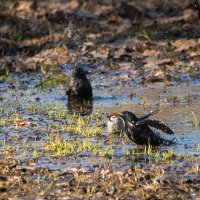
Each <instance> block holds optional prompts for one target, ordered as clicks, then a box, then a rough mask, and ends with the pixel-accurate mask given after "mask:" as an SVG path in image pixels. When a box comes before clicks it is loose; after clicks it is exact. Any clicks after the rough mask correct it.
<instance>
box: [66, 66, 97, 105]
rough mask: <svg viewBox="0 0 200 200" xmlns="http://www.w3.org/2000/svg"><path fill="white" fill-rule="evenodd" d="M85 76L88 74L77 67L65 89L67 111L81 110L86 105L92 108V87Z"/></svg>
mask: <svg viewBox="0 0 200 200" xmlns="http://www.w3.org/2000/svg"><path fill="white" fill-rule="evenodd" d="M86 74H88V72H87V71H84V70H83V69H82V68H81V67H77V68H76V69H75V71H74V72H73V74H72V79H71V81H70V83H69V88H68V89H67V95H68V108H69V109H71V108H72V109H74V108H75V109H81V108H83V107H85V106H87V105H88V106H89V107H92V100H93V94H92V86H91V84H90V81H89V80H88V79H87V76H86Z"/></svg>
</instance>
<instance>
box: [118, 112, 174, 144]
mask: <svg viewBox="0 0 200 200" xmlns="http://www.w3.org/2000/svg"><path fill="white" fill-rule="evenodd" d="M157 112H158V111H155V112H152V113H150V114H147V115H145V116H142V117H140V118H138V117H136V115H135V114H134V113H132V112H129V111H123V112H122V115H121V116H122V118H123V119H124V121H125V133H126V134H127V136H128V138H129V139H130V140H132V141H133V142H135V143H136V144H138V145H149V144H150V145H152V146H159V145H161V144H166V145H169V144H172V143H173V140H168V139H166V138H164V137H162V136H161V135H160V133H159V132H156V131H154V130H152V129H151V128H150V126H151V127H154V128H156V129H159V130H161V131H163V132H165V133H167V134H170V135H171V134H174V132H173V131H172V130H171V129H170V128H169V127H167V126H166V125H165V124H163V123H162V122H160V121H158V120H151V119H148V118H149V117H150V116H151V115H153V114H155V113H157Z"/></svg>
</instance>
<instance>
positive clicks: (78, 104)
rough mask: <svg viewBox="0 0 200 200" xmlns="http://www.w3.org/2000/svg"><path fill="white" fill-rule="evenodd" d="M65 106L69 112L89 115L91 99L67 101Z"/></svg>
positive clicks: (91, 106) (91, 104) (91, 105)
mask: <svg viewBox="0 0 200 200" xmlns="http://www.w3.org/2000/svg"><path fill="white" fill-rule="evenodd" d="M67 108H68V111H69V113H70V114H74V113H75V114H81V115H90V114H91V113H92V110H93V101H92V100H91V101H80V100H79V101H77V100H74V101H69V100H68V103H67Z"/></svg>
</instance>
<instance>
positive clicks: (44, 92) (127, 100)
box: [0, 76, 200, 170]
mask: <svg viewBox="0 0 200 200" xmlns="http://www.w3.org/2000/svg"><path fill="white" fill-rule="evenodd" d="M40 79H41V77H38V76H36V77H28V78H27V77H20V78H19V77H14V78H13V79H12V80H10V82H12V84H13V86H12V87H11V85H10V84H9V83H8V84H4V83H1V84H0V91H1V92H0V97H1V101H0V108H1V120H3V119H6V118H7V117H8V116H9V118H15V117H16V115H19V116H20V117H21V118H23V120H24V122H25V123H24V124H22V125H21V126H22V127H21V128H18V129H17V128H16V127H15V126H14V125H13V124H12V123H9V122H8V121H7V122H6V121H4V123H2V122H1V124H0V130H1V131H0V141H1V144H0V145H1V148H2V147H3V143H5V144H4V147H8V146H12V147H13V148H17V149H18V151H16V152H15V153H14V156H15V157H16V159H20V160H21V161H22V162H26V161H27V160H29V159H31V158H32V156H33V146H34V147H36V148H38V149H41V144H42V142H44V141H45V140H46V138H47V132H46V130H47V127H48V125H49V124H51V123H53V122H55V121H56V119H49V118H48V117H47V115H46V112H45V111H43V110H40V111H35V113H33V112H32V111H30V107H32V108H44V107H48V108H50V107H52V108H51V109H50V111H49V112H51V113H52V114H53V112H54V108H55V107H56V106H60V107H61V108H62V110H63V111H65V110H67V108H66V102H67V97H66V96H65V89H62V88H59V87H58V88H46V89H38V88H36V87H35V85H36V84H37V83H38V82H39V81H40ZM98 82H99V80H98V79H95V80H93V82H92V83H93V87H94V88H95V89H94V105H93V112H95V111H96V110H100V112H102V113H103V121H104V123H106V120H107V119H106V113H110V112H120V111H122V110H131V111H133V112H134V113H135V114H136V115H138V116H141V115H144V114H147V113H148V112H150V111H151V110H157V109H159V113H158V114H156V115H155V116H153V118H154V119H159V120H162V121H165V122H166V123H167V124H168V125H169V126H170V127H171V128H172V129H173V130H174V131H175V133H176V135H175V138H176V144H174V145H172V146H168V147H165V146H161V147H159V149H157V150H159V151H161V152H162V151H164V150H166V149H172V150H173V151H174V153H175V154H176V155H177V154H183V155H185V156H186V155H194V156H195V157H199V158H200V149H199V148H198V145H200V127H199V121H200V109H199V108H200V83H198V82H191V83H181V84H174V83H172V84H170V85H169V86H166V85H165V84H154V85H148V86H136V85H134V83H131V82H129V84H126V83H125V84H117V82H116V83H114V84H111V83H113V82H112V80H109V81H107V82H106V81H105V84H104V85H102V87H97V86H98V84H99V83H98ZM130 94H131V95H130ZM64 120H67V119H64ZM57 121H58V122H60V121H62V120H61V119H58V120H57ZM30 122H31V124H32V126H33V124H36V125H37V126H38V127H39V128H38V129H34V128H33V127H32V126H31V127H30V126H29V123H30ZM26 123H27V124H26ZM103 130H104V135H103V136H101V137H99V136H98V137H91V138H89V140H90V141H92V142H93V143H101V144H102V149H105V148H107V147H108V145H106V144H105V141H106V140H108V139H109V140H111V141H112V147H113V157H112V159H111V158H110V157H109V156H108V157H100V156H93V155H92V154H91V153H89V152H82V153H78V154H77V155H74V156H73V157H69V156H65V157H60V158H52V157H49V156H48V155H45V156H40V157H39V158H37V166H38V167H49V168H50V169H53V170H66V169H68V168H72V167H82V168H85V169H87V170H94V169H95V168H98V167H100V166H104V165H110V166H112V167H114V168H119V169H124V168H127V167H129V166H130V165H134V164H135V163H137V164H141V163H143V164H144V163H146V162H147V160H148V161H149V159H146V157H145V158H143V157H140V158H137V159H135V157H134V156H132V157H130V155H129V156H128V155H127V152H129V151H130V150H132V149H136V148H137V146H136V145H135V144H133V143H132V142H130V141H128V140H127V139H126V138H125V141H124V139H123V141H122V138H120V137H119V136H109V135H108V133H107V130H106V127H104V129H103ZM62 137H64V138H66V139H69V140H82V138H78V137H77V136H74V135H71V134H69V133H62ZM166 137H169V136H166ZM170 138H171V136H170ZM26 145H29V146H26ZM31 145H32V146H31ZM30 146H31V148H30ZM26 150H27V151H26ZM133 158H134V159H133Z"/></svg>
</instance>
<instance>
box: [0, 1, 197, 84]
mask: <svg viewBox="0 0 200 200" xmlns="http://www.w3.org/2000/svg"><path fill="white" fill-rule="evenodd" d="M199 9H200V5H199V1H189V0H188V1H187V0H185V1H184V3H183V2H182V1H181V0H173V1H170V2H168V1H160V2H157V1H155V0H149V1H148V2H145V3H144V2H142V1H139V0H138V1H131V2H129V1H125V0H123V1H122V0H121V1H117V2H115V1H98V0H88V1H81V0H71V1H64V0H60V1H59V0H57V1H50V0H49V1H45V0H43V1H36V0H35V1H1V2H0V10H1V13H0V15H1V17H0V27H1V29H0V35H1V38H0V55H1V57H0V67H1V69H0V72H1V75H4V76H6V75H8V74H9V73H11V72H19V73H20V72H31V71H39V72H42V73H44V74H45V73H47V72H48V71H59V70H60V68H59V66H62V65H63V64H65V63H89V64H90V66H91V67H92V68H94V69H95V70H96V71H98V72H99V73H105V72H109V71H110V70H128V71H129V77H130V78H135V79H139V82H140V83H146V82H147V83H148V82H160V81H161V82H162V81H174V80H175V81H186V80H190V79H197V78H199V72H200V69H199V55H200V52H199V43H200V41H199V36H200V26H199V23H200V20H199Z"/></svg>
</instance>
